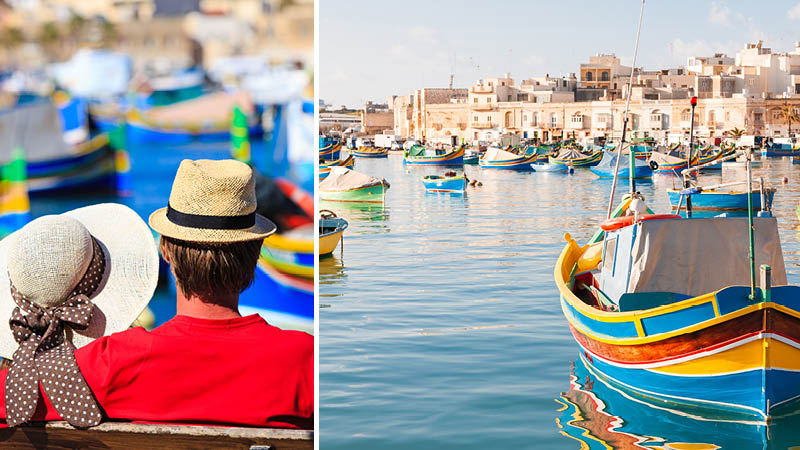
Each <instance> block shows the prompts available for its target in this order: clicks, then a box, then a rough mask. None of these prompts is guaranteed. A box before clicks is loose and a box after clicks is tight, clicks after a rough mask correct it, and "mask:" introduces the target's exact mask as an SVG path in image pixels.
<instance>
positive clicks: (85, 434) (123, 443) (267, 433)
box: [0, 422, 314, 450]
mask: <svg viewBox="0 0 800 450" xmlns="http://www.w3.org/2000/svg"><path fill="white" fill-rule="evenodd" d="M0 448H2V449H25V450H29V449H37V450H39V449H56V450H62V449H82V450H83V449H85V450H94V449H116V448H125V449H129V448H135V449H152V450H161V449H163V450H167V449H169V450H172V449H208V448H226V449H247V450H301V449H303V450H305V449H313V448H314V432H313V431H309V430H289V429H280V428H237V427H211V426H201V425H156V424H136V423H122V422H106V423H102V424H100V425H98V426H96V427H93V428H90V429H88V430H80V429H77V428H73V427H72V426H71V425H69V424H68V423H67V422H47V423H37V424H26V425H22V426H19V427H15V428H3V429H0Z"/></svg>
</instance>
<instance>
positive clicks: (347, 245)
mask: <svg viewBox="0 0 800 450" xmlns="http://www.w3.org/2000/svg"><path fill="white" fill-rule="evenodd" d="M355 170H356V171H359V172H362V173H366V174H369V175H372V176H375V177H383V178H385V179H386V180H387V181H388V182H389V183H390V184H391V188H390V189H389V190H388V194H387V197H386V203H385V206H379V205H371V206H370V205H363V204H345V203H331V202H321V206H320V207H321V208H324V209H330V210H333V211H334V212H336V213H337V214H338V215H339V216H342V217H345V218H346V219H347V220H348V221H349V223H350V225H349V228H348V229H347V231H346V232H345V234H344V242H343V246H342V248H341V249H337V250H336V251H335V252H334V254H333V256H331V257H326V258H322V259H320V267H319V272H320V280H319V294H320V295H319V308H320V309H319V317H318V320H319V393H320V398H319V403H320V412H319V419H320V428H319V439H320V448H325V449H374V448H380V449H409V448H432V449H433V448H435V449H444V448H454V449H472V448H475V449H486V448H496V449H506V448H508V449H512V448H513V449H517V448H541V449H579V448H591V449H594V448H634V447H639V446H641V448H697V449H700V448H708V449H712V448H718V447H721V448H736V449H739V448H757V449H761V448H786V447H790V446H793V445H800V432H797V430H798V429H800V419H798V417H800V414H798V415H797V416H794V417H789V418H787V419H782V420H779V421H776V422H775V423H774V424H772V425H770V426H769V427H765V426H763V425H757V424H748V423H739V422H728V421H722V420H713V418H708V417H704V416H697V415H692V414H691V413H690V412H689V413H687V412H680V413H679V412H674V411H668V410H665V409H663V408H656V407H653V406H650V405H648V404H646V403H641V402H637V401H634V400H633V399H631V398H630V396H627V395H626V394H625V393H624V392H620V391H618V390H615V389H613V388H612V387H610V386H607V385H605V384H603V382H602V380H597V379H596V377H595V376H594V374H592V373H591V372H590V371H588V370H587V369H586V368H585V367H584V366H583V365H582V363H581V361H580V358H579V349H578V345H577V344H576V343H575V341H574V339H573V337H572V335H571V334H570V332H569V328H568V325H567V321H566V319H565V318H564V316H563V314H562V312H561V307H560V305H559V296H558V291H557V289H556V286H555V284H554V281H553V269H554V265H555V263H556V259H557V258H558V256H559V253H560V252H561V250H562V248H563V247H564V243H565V241H564V233H570V234H571V235H572V236H573V237H574V238H575V239H576V240H577V241H578V242H579V243H583V242H585V241H586V240H587V239H588V238H589V237H590V236H591V235H592V234H593V233H594V232H595V231H596V230H597V229H598V226H599V224H600V222H601V221H602V219H603V218H605V215H606V209H607V207H608V195H609V193H610V191H611V180H601V179H598V178H597V177H596V176H595V175H594V174H592V173H591V172H590V171H589V170H588V169H584V168H577V169H576V170H575V173H574V174H572V175H567V174H558V173H535V172H514V171H504V170H487V169H481V168H479V167H478V166H465V170H466V174H467V176H468V177H469V178H470V179H475V180H479V181H480V182H481V183H482V186H480V187H475V188H472V187H470V188H468V192H467V194H466V195H452V194H441V193H440V194H434V193H426V192H425V190H424V188H423V185H422V182H421V178H422V177H423V176H425V175H429V174H440V175H441V174H443V172H444V171H445V170H449V169H445V168H441V167H422V166H407V165H404V164H403V159H402V155H401V154H398V153H392V154H390V156H389V157H388V158H384V159H358V160H357V162H356V166H355ZM456 170H458V171H460V170H461V169H460V168H459V169H456ZM734 175H741V174H736V173H731V172H728V171H727V170H726V171H725V173H724V177H725V181H728V180H729V179H730V177H732V176H734ZM760 177H763V178H764V180H765V182H766V183H767V185H769V186H775V187H777V188H778V191H777V193H776V194H775V198H774V211H773V213H774V215H775V216H776V217H777V218H778V226H779V229H780V235H781V240H782V245H783V255H784V259H785V261H786V270H787V276H788V281H789V283H790V284H798V283H800V234H798V229H799V226H800V224H799V221H798V218H797V215H796V212H795V207H796V206H797V205H798V201H799V200H800V165H794V166H793V165H792V164H791V160H790V159H788V158H773V159H765V160H764V161H763V165H762V167H761V168H758V169H755V170H754V180H758V178H760ZM783 177H787V178H788V180H789V182H788V184H782V183H781V180H782V179H783ZM722 180H723V174H721V173H720V172H719V171H718V172H717V173H715V174H714V173H712V174H710V175H703V177H702V180H701V184H703V185H711V184H717V183H720V182H722ZM673 185H676V186H677V178H675V177H669V176H659V177H657V178H655V179H654V180H637V190H638V191H640V192H641V193H642V194H643V195H644V196H645V199H646V202H647V204H648V206H650V208H651V209H653V210H654V211H655V212H656V213H666V212H669V200H668V198H667V194H666V192H665V189H667V188H672V187H673ZM627 191H628V182H627V180H623V181H621V182H620V183H618V186H617V201H615V205H616V203H618V200H619V199H620V198H621V196H622V194H623V193H625V192H627ZM742 258H747V255H742ZM746 282H747V280H744V281H743V284H744V283H746ZM687 444H696V445H695V446H690V447H689V446H687Z"/></svg>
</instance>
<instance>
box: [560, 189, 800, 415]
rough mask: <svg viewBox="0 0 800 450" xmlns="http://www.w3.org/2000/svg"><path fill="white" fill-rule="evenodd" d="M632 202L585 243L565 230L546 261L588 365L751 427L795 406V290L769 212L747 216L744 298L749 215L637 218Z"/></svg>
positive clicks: (798, 370) (799, 301)
mask: <svg viewBox="0 0 800 450" xmlns="http://www.w3.org/2000/svg"><path fill="white" fill-rule="evenodd" d="M630 204H631V201H630V199H626V200H625V201H624V202H623V204H622V205H621V206H620V207H619V208H617V210H616V211H615V212H614V213H613V214H612V215H611V217H612V219H611V220H609V221H606V222H604V223H603V225H602V230H600V232H598V233H597V234H596V235H595V237H594V238H592V239H591V240H590V241H589V242H588V244H586V245H584V246H579V245H578V244H577V243H576V242H575V241H574V240H573V239H572V237H571V236H569V234H566V235H565V238H566V240H567V244H566V246H565V247H564V250H563V251H562V252H561V255H560V257H559V259H558V262H557V263H556V266H555V273H554V278H555V282H556V285H557V287H558V290H559V292H560V301H561V307H562V311H563V313H564V315H565V317H566V319H567V321H568V323H569V327H570V331H571V332H572V334H573V336H574V338H575V340H576V342H577V343H578V344H579V346H580V347H581V350H582V353H583V354H584V356H585V358H586V362H587V364H588V367H589V368H590V369H591V370H592V371H593V372H597V373H598V374H601V376H602V377H604V378H605V379H609V380H613V382H614V383H615V384H619V385H622V386H625V387H626V389H628V390H631V391H634V392H636V393H637V395H639V396H644V397H647V398H648V399H651V401H654V402H659V403H661V404H668V405H673V406H677V407H681V408H683V407H686V408H693V407H694V408H704V409H707V410H717V411H721V412H723V413H724V414H727V415H729V416H731V417H736V418H740V419H742V420H750V421H756V422H759V423H766V422H768V421H769V420H770V419H771V418H772V417H774V416H779V415H781V414H783V413H785V412H787V411H794V410H795V409H796V407H797V399H798V398H800V287H798V286H789V285H786V282H787V280H786V270H785V266H784V261H783V255H782V252H781V243H780V238H779V234H778V227H777V221H776V219H775V218H773V217H759V218H754V219H753V221H754V227H753V233H754V240H755V242H756V245H757V250H758V251H756V252H755V267H759V266H761V267H764V268H762V275H761V279H762V280H764V281H762V282H761V283H758V284H759V286H760V287H756V288H755V290H754V292H753V295H752V296H751V288H750V287H749V286H748V282H749V281H750V277H751V269H750V267H751V266H750V261H749V257H748V254H749V251H748V233H749V232H750V227H749V226H748V219H747V218H742V217H714V218H698V219H682V218H678V216H671V215H661V216H659V215H650V214H646V213H640V215H639V216H638V217H639V219H638V220H636V218H635V217H634V216H625V215H624V214H625V212H626V211H627V209H628V207H629V205H630ZM642 206H643V205H637V208H636V210H637V211H644V210H646V208H643V207H642ZM698 243H702V245H698ZM721 262H724V264H721ZM765 267H769V271H767V270H766V268H765ZM756 282H757V281H756Z"/></svg>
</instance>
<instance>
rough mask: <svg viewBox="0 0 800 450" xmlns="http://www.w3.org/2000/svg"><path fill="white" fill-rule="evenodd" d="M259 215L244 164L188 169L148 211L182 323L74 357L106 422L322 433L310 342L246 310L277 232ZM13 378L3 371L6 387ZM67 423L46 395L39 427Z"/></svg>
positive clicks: (201, 163)
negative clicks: (268, 242)
mask: <svg viewBox="0 0 800 450" xmlns="http://www.w3.org/2000/svg"><path fill="white" fill-rule="evenodd" d="M255 209H256V198H255V189H254V180H253V175H252V170H251V169H250V167H249V166H247V165H246V164H244V163H240V162H238V161H233V160H225V161H209V160H198V161H190V160H184V161H183V162H182V163H181V165H180V167H179V169H178V172H177V174H176V176H175V180H174V183H173V186H172V191H171V193H170V198H169V204H168V206H167V207H166V208H162V209H159V210H157V211H155V212H154V213H153V214H152V215H151V216H150V226H151V227H152V228H153V229H154V230H156V231H157V232H159V233H160V234H161V242H160V250H161V253H162V256H163V257H164V259H165V260H166V261H167V262H168V263H170V265H171V269H172V271H173V274H174V275H175V278H176V285H177V286H176V287H177V299H176V301H177V315H176V317H174V318H173V319H172V320H170V321H168V322H166V323H164V324H163V325H161V326H159V327H157V328H155V329H154V330H152V331H146V330H144V329H143V328H140V327H136V328H131V329H129V330H126V331H122V332H118V333H114V334H111V335H109V336H104V337H101V338H99V339H96V340H94V341H93V342H91V343H89V344H87V345H85V346H83V347H81V348H79V349H78V350H77V351H76V352H75V360H76V362H77V365H78V367H79V368H80V373H81V374H82V375H83V377H84V378H85V380H86V383H87V384H88V386H89V388H90V389H91V392H92V393H93V395H94V398H95V399H96V400H97V403H98V404H99V406H100V408H101V410H102V412H103V417H104V418H108V419H123V420H131V421H144V422H159V423H167V422H168V423H183V424H220V425H247V426H259V427H289V428H309V429H310V428H313V411H314V354H313V337H312V336H311V335H309V334H307V333H303V332H299V331H288V330H281V329H279V328H277V327H274V326H271V325H269V324H268V323H266V321H264V319H262V318H261V317H260V316H258V315H251V316H246V317H242V316H241V315H240V314H239V311H238V296H239V294H240V293H241V292H242V291H243V290H244V289H245V288H247V287H248V286H249V285H250V284H251V283H252V281H253V278H254V272H255V267H256V262H257V260H258V256H259V252H260V248H261V243H262V240H263V239H264V237H266V236H268V235H269V234H271V233H272V232H274V230H275V226H274V225H273V224H272V223H271V222H270V221H269V220H267V219H265V218H264V217H262V216H260V215H258V214H256V213H255ZM264 295H270V293H265V294H264ZM5 377H6V371H2V372H0V385H2V386H3V387H4V388H5ZM0 413H2V417H6V415H5V413H6V411H5V409H4V408H3V410H2V411H0ZM60 418H61V416H60V415H59V413H58V412H57V411H56V408H54V407H53V404H52V402H51V399H50V398H48V396H47V395H44V396H43V397H42V398H41V399H40V401H39V403H38V406H37V409H36V411H35V413H34V415H33V418H32V419H31V420H33V421H36V420H58V419H60Z"/></svg>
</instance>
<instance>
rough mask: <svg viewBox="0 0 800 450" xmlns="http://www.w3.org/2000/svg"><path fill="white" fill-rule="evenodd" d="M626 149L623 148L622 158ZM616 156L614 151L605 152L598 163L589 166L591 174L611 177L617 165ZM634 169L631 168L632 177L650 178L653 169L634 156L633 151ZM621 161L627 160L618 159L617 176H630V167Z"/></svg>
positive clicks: (624, 156)
mask: <svg viewBox="0 0 800 450" xmlns="http://www.w3.org/2000/svg"><path fill="white" fill-rule="evenodd" d="M626 153H627V151H626V150H624V151H623V152H622V155H623V158H626V157H627V156H628V155H626ZM617 158H618V154H617V153H616V152H608V151H607V152H605V154H604V155H603V159H602V160H600V163H599V164H597V165H596V166H593V167H590V168H589V170H591V171H592V173H593V174H595V175H597V176H598V177H600V178H613V177H614V171H615V169H616V165H617ZM634 158H635V159H634V169H633V177H634V178H650V177H652V176H653V169H651V168H650V165H648V164H647V162H646V161H642V160H641V159H638V158H636V153H635V152H634ZM623 162H627V161H626V160H625V159H623V160H622V161H620V168H619V172H618V173H617V177H618V178H630V175H631V174H630V167H629V165H628V164H623Z"/></svg>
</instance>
